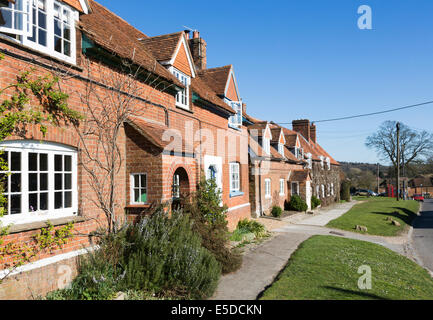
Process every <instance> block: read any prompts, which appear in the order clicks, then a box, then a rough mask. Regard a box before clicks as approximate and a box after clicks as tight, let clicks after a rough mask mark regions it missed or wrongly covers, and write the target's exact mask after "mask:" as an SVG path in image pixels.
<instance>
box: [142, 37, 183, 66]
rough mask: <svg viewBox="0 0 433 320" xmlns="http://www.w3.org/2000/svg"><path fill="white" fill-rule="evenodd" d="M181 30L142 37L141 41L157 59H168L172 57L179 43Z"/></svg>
mask: <svg viewBox="0 0 433 320" xmlns="http://www.w3.org/2000/svg"><path fill="white" fill-rule="evenodd" d="M182 34H183V31H182V32H176V33H171V34H165V35H162V36H156V37H150V38H146V39H142V40H141V43H142V44H143V45H144V47H145V48H146V49H148V50H149V51H150V52H152V54H153V56H154V57H155V58H156V60H158V61H169V60H171V59H172V58H173V56H174V54H175V52H176V49H177V46H178V44H179V41H180V38H181V36H182Z"/></svg>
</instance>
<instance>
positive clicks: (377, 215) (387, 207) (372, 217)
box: [327, 197, 419, 236]
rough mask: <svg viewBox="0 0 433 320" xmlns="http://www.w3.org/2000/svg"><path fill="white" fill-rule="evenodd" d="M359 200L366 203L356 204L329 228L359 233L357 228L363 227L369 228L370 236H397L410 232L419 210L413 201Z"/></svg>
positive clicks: (387, 199) (329, 225)
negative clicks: (397, 224) (389, 218)
mask: <svg viewBox="0 0 433 320" xmlns="http://www.w3.org/2000/svg"><path fill="white" fill-rule="evenodd" d="M357 200H364V201H365V202H363V203H358V204H356V205H355V206H354V207H353V208H352V209H350V210H349V211H348V212H347V213H345V214H344V215H342V216H341V217H340V218H338V219H335V220H333V221H331V222H329V223H328V225H327V226H328V227H330V228H337V229H342V230H348V231H353V232H357V231H356V230H355V226H356V225H361V226H366V227H367V228H368V232H367V233H368V234H372V235H380V236H397V235H399V234H401V233H403V232H406V231H407V230H408V226H409V225H410V224H411V223H412V221H413V219H414V218H415V217H416V213H417V212H418V210H419V203H418V202H416V201H413V200H410V201H398V202H397V201H396V199H392V198H383V197H371V198H366V197H364V198H357ZM388 217H392V218H393V219H394V220H396V221H398V222H399V223H400V224H401V226H400V227H396V226H394V225H392V224H391V222H390V221H387V218H388ZM359 233H362V232H360V231H359Z"/></svg>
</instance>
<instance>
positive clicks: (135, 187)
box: [131, 173, 147, 204]
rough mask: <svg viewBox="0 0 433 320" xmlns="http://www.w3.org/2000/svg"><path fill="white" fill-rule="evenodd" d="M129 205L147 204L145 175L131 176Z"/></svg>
mask: <svg viewBox="0 0 433 320" xmlns="http://www.w3.org/2000/svg"><path fill="white" fill-rule="evenodd" d="M131 203H132V204H145V203H147V175H146V174H143V173H140V174H132V175H131Z"/></svg>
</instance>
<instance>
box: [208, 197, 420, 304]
mask: <svg viewBox="0 0 433 320" xmlns="http://www.w3.org/2000/svg"><path fill="white" fill-rule="evenodd" d="M354 204H356V203H355V202H351V203H344V204H338V205H335V206H333V207H332V208H330V209H323V210H321V211H320V213H319V214H318V215H315V216H313V217H309V218H306V219H302V220H301V221H297V222H295V223H296V224H293V223H290V222H287V224H286V225H285V226H283V227H281V228H279V229H276V230H273V232H276V233H277V235H276V236H275V237H274V238H272V239H271V240H269V241H266V242H265V243H264V244H262V245H260V246H258V247H256V248H254V249H252V250H251V251H249V252H248V253H246V254H245V256H244V259H243V264H242V267H241V268H240V269H239V270H238V271H237V272H235V273H231V274H228V275H225V276H223V277H222V278H221V280H220V283H219V285H218V288H217V290H216V292H215V295H214V296H213V297H212V300H255V299H257V296H258V295H259V294H260V293H261V292H263V291H264V290H265V289H266V287H267V286H269V285H270V284H272V283H273V281H274V280H275V277H276V276H277V275H278V273H279V272H280V271H281V270H282V269H283V268H284V267H285V266H286V264H287V261H288V260H289V258H290V256H291V255H292V253H293V252H294V251H295V250H296V249H297V248H298V246H299V245H300V244H301V243H302V242H304V241H305V240H307V239H309V238H310V237H311V236H313V235H334V236H340V237H345V238H351V239H358V240H364V241H370V242H373V243H377V244H380V245H383V246H385V247H387V248H389V249H391V250H393V251H395V252H397V253H400V254H403V255H406V256H408V257H409V258H412V254H411V250H410V248H409V247H408V245H407V237H401V238H386V237H379V236H366V235H362V234H358V233H353V232H348V231H342V230H336V229H330V228H326V227H324V226H325V225H326V224H327V223H328V222H329V221H331V220H333V219H336V218H338V217H340V216H341V215H343V214H344V213H346V212H347V211H348V210H350V208H352V206H353V205H354Z"/></svg>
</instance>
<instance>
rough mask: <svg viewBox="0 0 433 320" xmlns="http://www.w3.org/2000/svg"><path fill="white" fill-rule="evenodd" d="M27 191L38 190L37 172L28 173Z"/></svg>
mask: <svg viewBox="0 0 433 320" xmlns="http://www.w3.org/2000/svg"><path fill="white" fill-rule="evenodd" d="M29 191H38V174H37V173H30V174H29Z"/></svg>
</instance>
